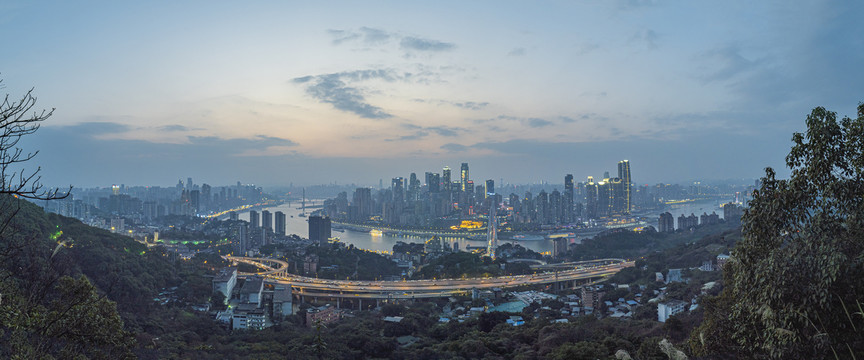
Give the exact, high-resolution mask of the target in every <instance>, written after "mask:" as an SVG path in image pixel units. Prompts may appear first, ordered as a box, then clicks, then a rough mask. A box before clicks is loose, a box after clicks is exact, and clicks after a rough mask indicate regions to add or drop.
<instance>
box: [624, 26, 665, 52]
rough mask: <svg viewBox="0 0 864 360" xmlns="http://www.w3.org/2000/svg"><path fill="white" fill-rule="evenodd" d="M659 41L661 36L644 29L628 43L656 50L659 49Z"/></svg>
mask: <svg viewBox="0 0 864 360" xmlns="http://www.w3.org/2000/svg"><path fill="white" fill-rule="evenodd" d="M659 39H660V35H658V34H657V32H655V31H654V30H651V29H644V30H640V31H638V32H636V33H635V34H633V36H631V37H630V40H629V41H628V42H629V43H630V44H632V45H634V46H638V47H645V48H647V49H648V50H654V49H656V48H657V41H658V40H659Z"/></svg>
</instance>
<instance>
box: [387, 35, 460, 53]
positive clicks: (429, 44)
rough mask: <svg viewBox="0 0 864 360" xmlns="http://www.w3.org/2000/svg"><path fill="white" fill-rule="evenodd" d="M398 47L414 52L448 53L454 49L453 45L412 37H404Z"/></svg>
mask: <svg viewBox="0 0 864 360" xmlns="http://www.w3.org/2000/svg"><path fill="white" fill-rule="evenodd" d="M399 46H400V47H401V48H402V49H403V50H415V51H433V52H436V51H448V50H452V49H454V48H455V47H456V45H455V44H452V43H446V42H443V41H438V40H430V39H423V38H418V37H413V36H406V37H403V38H402V41H400V42H399Z"/></svg>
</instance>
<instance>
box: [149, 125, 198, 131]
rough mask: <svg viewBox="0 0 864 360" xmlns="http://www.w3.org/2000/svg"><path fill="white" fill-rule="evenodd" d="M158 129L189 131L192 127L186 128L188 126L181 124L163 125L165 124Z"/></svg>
mask: <svg viewBox="0 0 864 360" xmlns="http://www.w3.org/2000/svg"><path fill="white" fill-rule="evenodd" d="M158 130H159V131H190V130H193V129H191V128H188V127H186V126H183V125H165V126H160V127H159V129H158ZM196 130H197V129H196Z"/></svg>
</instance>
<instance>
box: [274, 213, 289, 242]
mask: <svg viewBox="0 0 864 360" xmlns="http://www.w3.org/2000/svg"><path fill="white" fill-rule="evenodd" d="M274 222H275V223H276V234H278V235H282V236H285V234H286V232H287V230H288V229H287V228H286V226H285V225H286V223H285V213H284V212H281V211H277V212H276V213H275V216H274Z"/></svg>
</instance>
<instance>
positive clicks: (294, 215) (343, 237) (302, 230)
mask: <svg viewBox="0 0 864 360" xmlns="http://www.w3.org/2000/svg"><path fill="white" fill-rule="evenodd" d="M315 202H316V203H320V202H321V201H320V200H316V201H315ZM297 205H298V203H296V202H295V203H292V205H291V206H289V205H288V204H282V205H279V206H274V207H269V208H265V209H261V210H268V211H270V212H271V213H275V212H276V211H281V212H283V213H285V217H286V224H285V226H286V227H287V232H288V233H289V234H297V235H299V236H300V237H304V238H306V237H309V225H308V223H307V222H306V219H308V218H307V217H300V216H298V215H299V214H300V210H297V209H296V208H297ZM665 211H669V212H670V213H672V216H673V217H675V219H676V223H677V219H678V216H679V215H681V214H684V215H690V214H691V213H693V214H696V216H699V215H701V214H702V213H703V212H707V213H709V214H710V213H711V212H712V211H717V213H718V214H719V215H720V216H723V214H722V211H718V208H717V201H716V200H705V201H697V202H692V203H686V204H680V205H674V206H669V207H667V209H666V210H665ZM660 213H661V211H656V212H651V213H649V214H648V216H649V219H651V220H649V221H648V223H649V224H650V225H653V226H654V227H657V219H658V217H659V216H660ZM239 216H240V220H246V221H249V212H248V211H244V212H241V213H239ZM332 236H334V237H338V238H339V239H340V241H342V242H344V243H346V244H353V245H354V247H357V248H360V249H366V250H372V251H378V252H390V251H392V250H393V245H394V244H396V242H397V241H402V242H409V243H410V242H414V243H422V242H425V241H426V240H428V239H429V237H428V236H396V235H388V234H383V235H372V234H370V233H368V232H362V231H352V230H345V231H337V230H335V229H334V230H333V232H332ZM444 240H445V245H450V246H451V247H452V246H453V243H458V244H459V245H458V246H459V249H460V250H465V249H466V247H467V246H469V245H470V246H472V247H485V246H486V241H482V240H467V239H463V238H445V239H444ZM505 243H515V244H519V245H522V246H524V247H525V248H528V249H531V250H533V251H536V252H539V253H547V254H551V252H552V247H553V243H552V240H546V239H543V240H530V241H525V240H523V241H516V240H506V241H505V240H499V245H500V244H505Z"/></svg>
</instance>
